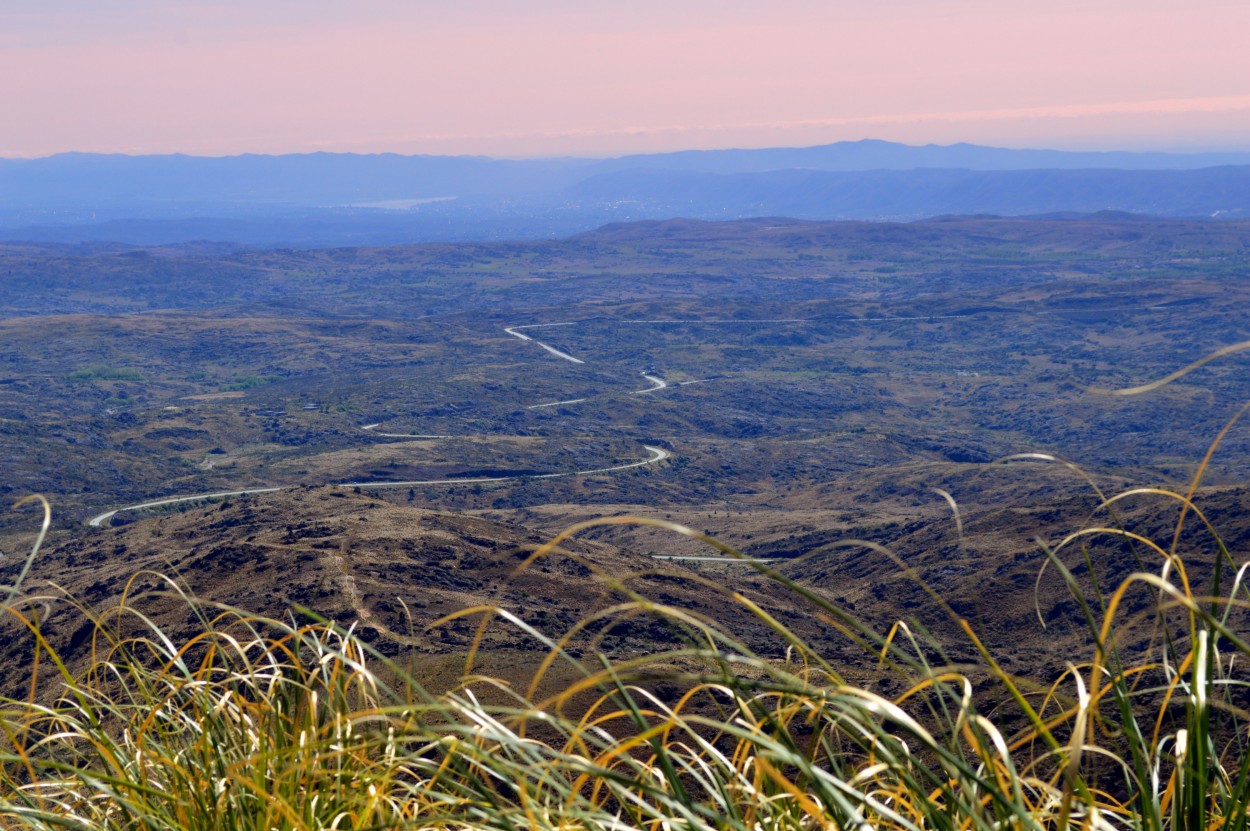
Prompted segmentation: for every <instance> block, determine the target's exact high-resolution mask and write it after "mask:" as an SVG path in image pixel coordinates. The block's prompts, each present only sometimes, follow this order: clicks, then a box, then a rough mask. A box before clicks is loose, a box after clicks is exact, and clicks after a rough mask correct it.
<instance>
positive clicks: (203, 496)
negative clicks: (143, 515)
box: [87, 315, 969, 559]
mask: <svg viewBox="0 0 1250 831" xmlns="http://www.w3.org/2000/svg"><path fill="white" fill-rule="evenodd" d="M968 316H969V315H932V316H927V317H875V318H846V319H845V321H841V320H840V321H839V322H847V323H870V322H883V321H908V320H931V319H947V318H956V317H968ZM811 321H812V319H811V318H750V319H748V318H741V319H659V320H620V321H616V322H617V323H621V324H651V325H657V324H658V325H663V324H682V325H722V326H724V325H738V324H747V325H750V324H760V323H807V322H811ZM581 322H582V321H566V322H560V323H531V324H527V325H524V326H508V327H505V328H504V331H505V332H506V333H508V334H509V335H511V336H512V337H514V338H517V339H519V340H522V341H528V342H530V343H533V344H535V345H537V346H540V347H542V348H543V349H545V350H546V351H547V352H549V353H550V354H552V355H554V356H555V357H557V358H559V359H561V360H564V361H568V362H570V363H574V364H585V363H586V362H585V361H583V360H582V359H581V358H577V357H574V356H573V355H570V354H569V353H567V352H564V351H562V350H560V349H557V348H556V347H554V346H552V345H550V344H548V343H544V342H543V341H540V340H538V339H537V338H533V337H531V336H529V335H527V334H525V333H524V332H522V331H521V330H523V329H547V328H555V327H561V326H576V325H578V324H579V323H581ZM641 375H642V377H643V378H645V379H646V380H648V381H650V382H651V386H650V387H647V388H646V389H641V390H634V391H633V392H632V393H630V394H631V395H641V394H644V393H651V392H656V391H657V390H662V389H666V388H668V387H673V386H687V385H689V384H702V383H707V382H708V381H712V380H715V379H713V378H700V379H698V380H694V381H681V382H678V383H676V384H669V383H668V382H667V381H665V380H664V379H663V378H660V377H659V376H657V375H653V374H650V373H648V372H647V371H645V370H644V371H643V372H642V373H641ZM587 400H589V399H587V398H570V399H567V400H564V401H551V402H547V403H543V404H533V405H531V406H529V407H526V408H525V409H527V410H537V409H542V408H545V407H558V406H561V405H564V404H579V403H581V402H583V401H587ZM381 426H382V423H381V422H378V423H375V424H363V425H361V426H360V429H361V430H363V431H365V432H367V433H369V434H370V435H373V436H378V437H381V438H394V439H451V438H459V437H457V436H450V435H442V434H414V433H383V432H379V431H378V428H379V427H381ZM643 447H644V448H645V449H646V450H647V452H648V457H647V458H646V459H643V460H642V461H638V462H630V463H627V464H622V465H613V466H610V467H600V468H593V469H590V470H573V471H564V472H560V473H543V474H516V475H512V476H491V477H482V478H471V479H414V480H407V481H402V482H391V481H384V482H383V481H380V482H342V483H336V484H335V486H336V487H340V488H361V489H370V490H381V489H386V488H408V487H415V486H418V485H465V484H478V483H484V482H506V481H510V480H516V479H556V478H560V477H566V476H587V475H590V474H595V473H612V472H615V471H619V470H629V469H631V468H636V467H643V466H646V465H652V464H656V463H658V462H662V461H664V460H665V459H669V458H671V457H672V455H673V454H672V453H670V452H669V451H667V450H664V449H663V448H659V447H652V446H651V445H643ZM294 487H297V486H296V485H277V486H272V487H263V488H243V489H240V490H231V491H214V492H211V493H197V494H190V495H187V496H169V497H164V498H161V499H153V500H150V501H148V502H139V503H136V504H134V505H124V506H122V507H120V508H114V509H113V510H111V511H105V512H104V513H102V514H97V515H96V516H93V517H92V518H91V519H89V520H87V524H88V525H89V526H91V527H93V528H99V527H100V526H102V525H103V524H105V523H106V522H108V521H109V520H111V519H112V518H113V517H114V516H116V515H117V514H119V513H123V512H128V511H141V510H145V509H148V508H159V507H162V506H165V505H177V504H181V503H187V502H200V501H204V500H207V499H225V498H228V497H231V496H249V495H252V494H261V493H277V492H278V491H283V490H290V489H291V488H294ZM672 559H679V558H677V557H673V558H672ZM680 559H687V558H680ZM689 559H712V558H689Z"/></svg>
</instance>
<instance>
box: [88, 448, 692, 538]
mask: <svg viewBox="0 0 1250 831" xmlns="http://www.w3.org/2000/svg"><path fill="white" fill-rule="evenodd" d="M643 447H644V448H646V450H647V451H648V453H649V456H648V458H646V459H643V460H642V461H640V462H630V463H628V464H624V465H613V466H612V467H597V468H594V469H592V470H570V471H564V472H561V473H540V474H531V473H518V474H516V475H515V476H491V477H486V478H477V479H413V480H409V481H406V482H339V483H337V484H336V485H335V487H339V488H360V489H362V490H366V489H367V490H382V489H385V488H410V487H415V486H417V485H472V484H474V483H481V482H507V481H509V480H512V479H558V478H560V477H563V476H588V475H590V474H592V473H612V472H613V471H617V470H629V469H630V468H634V467H643V466H645V465H653V464H655V463H656V462H662V461H664V460H665V459H668V458H671V457H672V455H673V454H672V453H670V452H669V451H667V450H665V449H664V448H662V447H652V446H651V445H648V444H644V445H643ZM295 487H298V485H279V486H277V487H272V488H245V489H243V490H237V491H215V492H213V493H195V494H191V495H189V496H170V497H167V498H165V499H154V500H152V501H151V502H140V503H137V504H135V505H125V506H123V507H121V508H114V509H113V510H111V511H105V512H104V513H102V514H97V515H96V516H93V517H92V518H91V519H89V520H87V524H88V525H90V526H91V527H92V528H99V527H100V526H101V525H103V524H104V523H106V522H108V521H109V520H111V519H112V518H113V517H114V516H116V515H117V514H120V513H122V512H123V511H142V510H144V509H145V508H159V507H162V506H164V505H177V504H180V503H185V502H202V501H204V500H206V499H225V498H227V497H231V496H249V495H251V494H256V493H277V492H278V491H285V490H291V489H292V488H295Z"/></svg>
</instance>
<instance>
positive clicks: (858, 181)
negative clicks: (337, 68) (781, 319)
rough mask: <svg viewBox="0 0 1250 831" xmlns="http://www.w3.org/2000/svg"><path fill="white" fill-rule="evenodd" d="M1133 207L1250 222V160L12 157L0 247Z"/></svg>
mask: <svg viewBox="0 0 1250 831" xmlns="http://www.w3.org/2000/svg"><path fill="white" fill-rule="evenodd" d="M1101 210H1113V211H1124V212H1129V213H1142V214H1150V215H1158V216H1174V217H1176V216H1179V217H1215V218H1245V217H1247V216H1250V153H1206V154H1167V153H1125V152H1106V153H1077V152H1064V151H1056V150H1011V149H1004V148H994V147H980V146H976V145H970V144H956V145H949V146H938V145H926V146H922V147H916V146H909V145H903V144H895V143H891V142H884V141H859V142H841V143H838V144H830V145H824V146H820V147H806V148H770V149H761V150H697V151H684V152H677V153H664V154H652V155H636V156H623V157H620V158H614V159H585V158H552V159H536V160H506V159H491V158H486V157H477V156H454V157H453V156H399V155H394V154H381V155H356V154H332V153H313V154H304V155H285V156H260V155H244V156H232V157H223V158H207V157H195V156H183V155H169V156H121V155H95V154H82V153H68V154H62V155H57V156H50V157H47V158H41V159H29V160H24V159H0V239H8V240H18V239H21V240H33V241H60V242H81V241H96V240H113V241H121V242H132V243H161V242H179V241H188V240H196V239H209V240H222V241H233V242H240V243H245V244H250V245H293V246H326V245H357V244H383V243H399V242H411V241H423V240H465V239H499V238H507V237H522V238H523V237H545V236H557V235H562V234H568V233H573V232H576V231H581V230H586V229H588V228H592V227H595V226H597V225H600V224H603V223H605V222H612V221H622V220H634V219H661V218H668V217H675V216H684V217H692V218H703V219H718V218H742V217H748V216H774V215H775V216H792V217H799V218H809V219H835V218H857V219H891V220H899V219H916V218H922V217H927V216H934V215H940V214H954V213H958V214H1003V215H1029V214H1044V213H1056V212H1093V211H1101Z"/></svg>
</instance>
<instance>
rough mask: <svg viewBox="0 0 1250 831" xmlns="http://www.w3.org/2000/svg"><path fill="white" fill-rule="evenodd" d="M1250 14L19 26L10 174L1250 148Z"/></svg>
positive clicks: (0, 43)
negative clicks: (134, 163) (872, 143)
mask: <svg viewBox="0 0 1250 831" xmlns="http://www.w3.org/2000/svg"><path fill="white" fill-rule="evenodd" d="M1247 29H1250V5H1247V4H1245V3H1242V2H1233V0H1200V2H1197V1H1196V2H1194V3H1191V4H1189V5H1188V6H1187V7H1186V8H1185V9H1183V10H1182V9H1180V8H1179V7H1178V6H1177V5H1176V4H1174V3H1167V2H1163V0H1136V2H1129V0H1108V2H1104V3H1100V4H1098V6H1097V7H1090V6H1089V5H1088V4H1079V3H1075V2H1051V3H1045V4H1042V3H1027V4H1016V5H1014V6H1013V7H1012V8H1005V7H1004V5H1003V4H1001V3H990V2H988V0H926V1H925V2H921V0H893V1H892V2H883V3H878V4H874V5H872V6H867V5H866V4H860V3H852V2H849V0H836V1H835V2H818V1H817V0H781V1H780V2H778V3H775V4H770V5H769V6H768V7H767V8H764V7H761V6H759V5H757V4H751V3H746V2H742V1H741V0H723V1H722V2H716V3H713V2H711V0H688V2H685V3H681V4H673V3H661V2H659V0H639V2H636V3H633V4H630V5H629V6H628V7H623V6H621V5H619V4H608V3H603V2H590V3H580V4H571V3H567V2H559V1H558V0H539V2H532V3H527V4H525V5H524V6H518V5H517V4H510V3H507V2H503V0H467V2H464V3H459V4H457V5H456V6H455V7H433V8H432V7H430V6H428V5H426V4H413V3H403V2H398V0H362V1H361V2H358V3H354V4H352V5H350V6H348V5H347V4H345V3H339V2H331V0H312V2H296V0H274V2H270V3H266V4H262V5H261V6H260V7H254V6H253V5H248V4H244V3H243V2H241V0H216V1H215V2H188V3H181V4H178V5H177V6H176V7H174V6H171V5H170V4H162V3H157V2H155V0H125V2H121V3H116V4H109V7H108V8H107V9H105V8H102V7H101V6H100V5H99V4H95V3H90V2H87V0H54V2H51V3H48V4H43V5H41V6H39V7H38V8H31V9H22V10H10V11H7V12H6V25H5V27H4V29H3V30H2V31H0V106H2V107H3V108H4V111H5V113H6V123H5V127H4V128H3V129H2V130H0V156H4V157H11V158H31V157H41V156H47V155H52V154H55V153H60V152H72V151H78V152H102V153H129V154H148V153H186V154H190V155H207V156H223V155H237V154H241V153H260V154H285V153H306V152H316V151H330V152H361V153H373V152H394V153H401V154H418V153H422V154H425V153H428V154H439V155H443V154H446V155H488V156H493V157H498V158H535V157H550V156H589V157H604V156H617V155H624V154H631V153H649V152H664V151H672V150H686V149H721V148H757V147H783V146H785V147H803V146H813V145H821V144H830V143H834V142H838V141H854V140H859V139H865V138H875V139H882V140H887V141H897V142H902V143H906V144H913V145H923V144H929V143H934V144H953V143H958V142H967V143H972V144H981V145H989V146H996V147H1013V148H1039V149H1059V150H1130V151H1141V150H1152V151H1171V152H1202V151H1229V150H1234V151H1235V150H1245V149H1250V53H1248V52H1247V51H1246V50H1245V49H1244V46H1243V44H1242V43H1241V39H1242V33H1244V32H1245V31H1247Z"/></svg>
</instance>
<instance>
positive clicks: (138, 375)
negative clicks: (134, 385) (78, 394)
mask: <svg viewBox="0 0 1250 831" xmlns="http://www.w3.org/2000/svg"><path fill="white" fill-rule="evenodd" d="M65 380H66V381H70V382H81V381H142V380H143V373H142V372H140V371H139V370H137V369H128V368H125V367H115V366H106V365H105V364H94V365H93V366H89V367H86V368H84V369H76V370H74V371H73V372H71V373H69V374H68V375H66V376H65Z"/></svg>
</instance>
